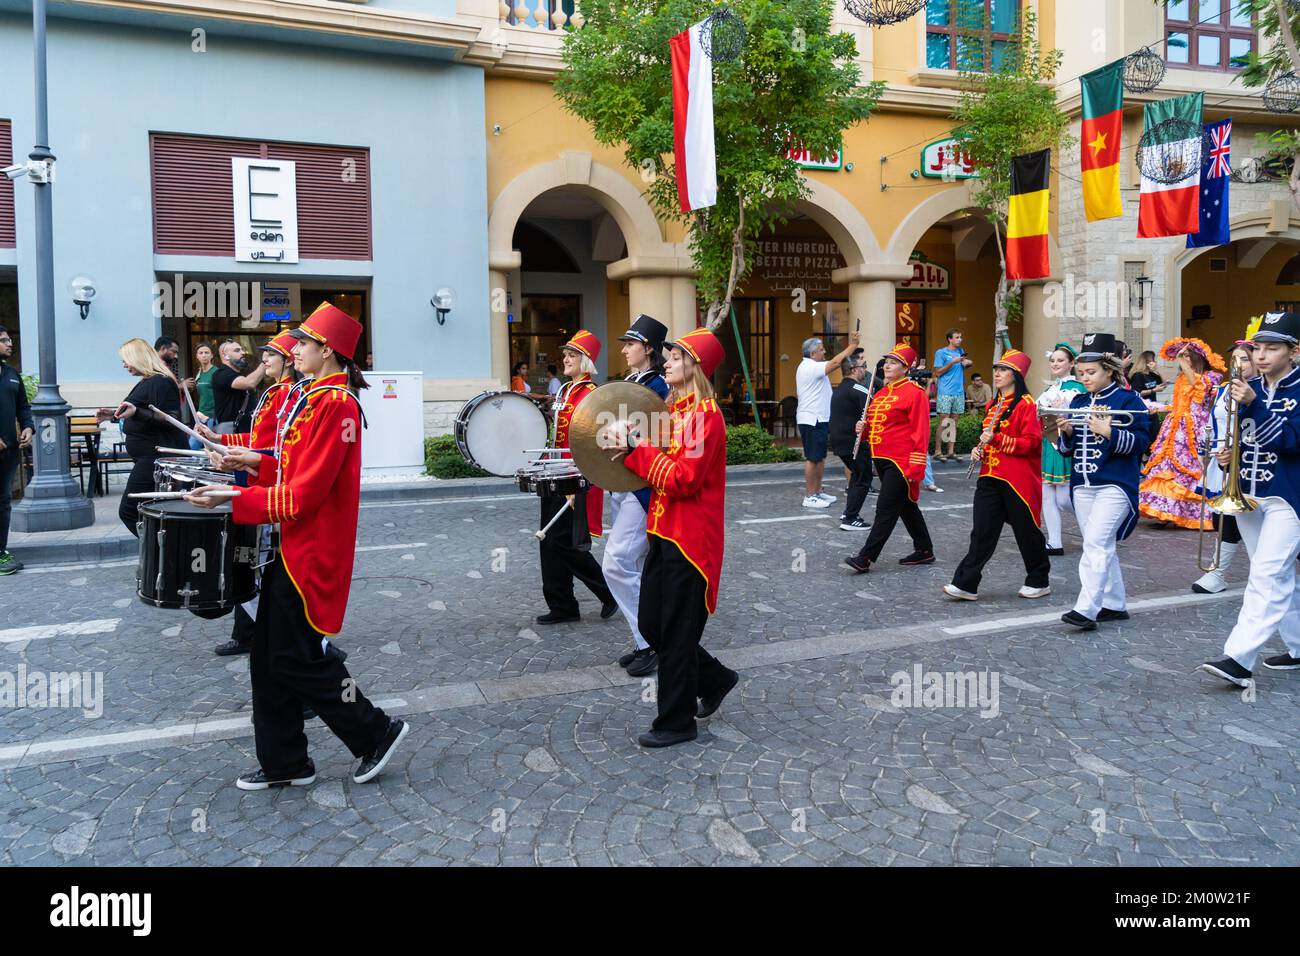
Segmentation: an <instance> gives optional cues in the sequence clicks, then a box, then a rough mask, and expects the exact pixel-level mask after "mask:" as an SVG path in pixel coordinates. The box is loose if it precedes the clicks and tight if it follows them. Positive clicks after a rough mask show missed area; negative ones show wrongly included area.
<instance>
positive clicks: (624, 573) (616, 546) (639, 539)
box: [600, 491, 650, 650]
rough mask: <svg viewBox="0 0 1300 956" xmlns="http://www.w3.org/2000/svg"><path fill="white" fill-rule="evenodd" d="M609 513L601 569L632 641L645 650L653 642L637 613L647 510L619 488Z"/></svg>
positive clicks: (646, 542) (647, 542)
mask: <svg viewBox="0 0 1300 956" xmlns="http://www.w3.org/2000/svg"><path fill="white" fill-rule="evenodd" d="M609 514H610V525H611V527H610V529H609V535H608V536H607V537H606V538H605V554H604V556H603V557H602V558H601V560H600V569H601V571H603V572H604V573H605V584H606V585H608V586H609V593H610V594H612V595H614V600H615V601H617V602H618V606H619V609H620V610H621V611H622V612H623V616H624V617H625V618H627V623H628V624H630V625H631V627H632V641H633V642H634V643H635V644H636V647H637V650H644V649H645V648H647V647H649V646H650V645H649V644H647V643H646V640H645V638H644V637H642V636H641V630H640V628H638V627H637V625H636V614H637V609H638V607H639V606H640V604H641V572H642V570H644V568H645V556H646V553H647V552H648V551H649V550H650V539H649V538H647V537H646V533H645V519H646V515H645V509H644V508H642V507H641V502H639V501H637V500H636V495H634V494H632V492H630V491H617V492H610V495H609Z"/></svg>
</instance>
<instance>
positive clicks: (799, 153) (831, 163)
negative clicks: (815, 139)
mask: <svg viewBox="0 0 1300 956" xmlns="http://www.w3.org/2000/svg"><path fill="white" fill-rule="evenodd" d="M785 158H786V159H789V160H792V161H793V162H794V164H795V165H796V166H799V167H802V168H803V169H840V168H841V167H842V166H843V165H844V152H843V149H842V148H841V149H836V150H832V151H831V153H830V154H829V155H827V156H817V155H816V154H814V153H812V152H811V151H809V150H807V149H805V148H804V146H803V145H802V144H801V143H791V144H790V146H789V148H788V149H786V151H785Z"/></svg>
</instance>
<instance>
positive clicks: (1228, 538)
mask: <svg viewBox="0 0 1300 956" xmlns="http://www.w3.org/2000/svg"><path fill="white" fill-rule="evenodd" d="M1210 514H1211V518H1210V523H1211V526H1212V527H1213V528H1214V530H1215V531H1218V530H1219V525H1220V524H1222V525H1223V543H1224V544H1241V532H1240V531H1238V530H1237V518H1236V516H1235V515H1221V514H1219V513H1218V512H1217V511H1212V512H1210ZM3 550H4V546H3V544H0V551H3Z"/></svg>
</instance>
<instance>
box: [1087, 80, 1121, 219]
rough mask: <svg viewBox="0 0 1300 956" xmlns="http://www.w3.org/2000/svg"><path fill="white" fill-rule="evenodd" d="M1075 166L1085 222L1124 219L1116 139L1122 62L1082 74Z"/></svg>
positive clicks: (1118, 122) (1118, 129)
mask: <svg viewBox="0 0 1300 956" xmlns="http://www.w3.org/2000/svg"><path fill="white" fill-rule="evenodd" d="M1080 83H1081V84H1082V86H1083V126H1082V128H1081V130H1080V147H1079V163H1080V165H1081V166H1082V168H1083V210H1084V213H1085V214H1086V215H1087V217H1088V221H1089V222H1096V221H1097V220H1098V219H1114V218H1115V217H1116V216H1122V215H1124V207H1123V206H1122V205H1121V203H1120V198H1119V138H1120V130H1121V128H1122V127H1123V125H1124V61H1123V60H1116V61H1115V62H1114V63H1111V64H1108V65H1107V66H1103V67H1101V68H1100V69H1096V70H1093V71H1092V72H1091V73H1086V74H1084V76H1083V77H1082V79H1081V80H1080Z"/></svg>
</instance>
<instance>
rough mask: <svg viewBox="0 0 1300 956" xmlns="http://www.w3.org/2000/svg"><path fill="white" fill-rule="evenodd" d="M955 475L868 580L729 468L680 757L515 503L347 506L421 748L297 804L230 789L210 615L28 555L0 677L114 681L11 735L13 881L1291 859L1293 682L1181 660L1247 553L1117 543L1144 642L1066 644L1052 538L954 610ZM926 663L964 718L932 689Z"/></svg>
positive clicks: (609, 632) (10, 613) (372, 690)
mask: <svg viewBox="0 0 1300 956" xmlns="http://www.w3.org/2000/svg"><path fill="white" fill-rule="evenodd" d="M961 471H964V468H962V469H956V468H954V467H953V466H949V468H948V469H947V472H946V473H945V471H944V470H941V471H940V472H939V483H940V485H942V486H943V487H944V488H945V489H946V492H945V493H944V494H940V495H936V494H927V495H925V496H923V498H922V505H923V508H924V509H925V512H926V519H927V521H928V522H929V524H930V527H931V531H932V533H933V534H934V537H935V543H936V550H937V553H938V555H939V561H938V563H937V564H935V565H933V566H929V567H922V568H903V567H899V566H898V565H897V564H896V563H895V562H896V559H897V558H899V557H902V556H903V555H904V554H906V553H907V551H908V550H910V547H909V543H908V541H907V538H906V535H905V534H904V533H903V529H902V527H901V525H900V527H899V529H898V531H897V532H896V533H895V536H894V538H893V540H892V541H891V542H890V544H889V546H888V548H887V549H886V551H885V553H884V555H883V556H882V562H881V564H880V565H878V566H877V568H876V569H874V570H873V571H872V572H871V573H869V574H866V575H862V576H858V577H853V576H851V575H850V574H849V572H848V570H847V569H846V568H844V567H843V566H842V565H841V564H840V561H841V559H842V557H843V556H844V555H846V554H849V553H851V552H853V551H856V549H857V548H858V547H859V545H860V544H861V539H860V536H859V535H858V534H851V533H848V532H844V531H840V530H839V528H838V521H837V520H836V518H837V516H838V514H839V511H838V510H837V506H838V505H842V503H843V487H842V481H836V482H833V483H831V485H830V490H831V491H832V492H835V493H837V494H838V495H839V500H838V501H837V502H836V504H834V505H832V507H831V508H830V509H828V510H827V511H825V512H814V511H808V510H805V509H803V508H801V507H800V491H799V487H798V482H797V480H792V479H791V478H781V479H767V480H750V481H747V480H745V479H743V478H738V479H733V480H732V481H731V482H730V483H729V487H728V508H727V519H728V520H727V529H726V530H727V560H726V565H725V567H724V571H723V582H722V591H721V596H720V601H719V610H718V613H717V615H715V616H714V618H713V619H712V620H711V622H710V623H709V625H708V627H707V628H706V630H705V638H704V639H705V644H706V646H707V647H708V648H709V649H710V650H711V651H712V652H713V653H714V654H716V655H717V656H719V657H720V658H721V659H722V660H723V662H724V663H726V664H728V665H729V666H731V667H734V668H736V669H738V670H740V672H741V683H740V685H739V687H738V688H737V690H736V691H735V692H734V693H733V694H732V695H731V696H730V697H728V698H727V700H726V702H725V703H724V704H723V706H722V708H721V710H720V711H719V712H718V714H717V715H716V716H714V717H713V718H711V719H709V720H707V721H703V722H701V733H700V737H699V739H698V740H697V741H695V742H693V743H688V744H684V745H681V746H678V747H673V748H669V749H667V750H658V751H647V750H642V749H641V748H639V747H638V746H637V744H636V742H635V737H636V734H637V733H639V732H640V731H643V730H645V729H646V728H647V727H648V726H649V724H650V721H651V719H652V717H653V714H654V703H653V695H654V683H653V679H647V680H644V681H643V680H638V679H633V678H629V677H628V676H627V675H626V674H625V673H624V672H623V671H622V669H621V668H618V667H617V666H615V665H614V663H613V662H614V660H615V658H617V657H618V655H619V654H621V653H623V652H624V651H625V650H626V649H628V648H629V647H630V640H629V636H628V632H627V627H626V624H625V622H624V621H623V619H622V618H621V616H619V617H615V618H614V619H613V620H610V621H600V620H599V616H598V614H597V611H598V610H599V605H597V604H596V603H595V602H594V600H593V599H591V596H590V594H588V593H586V592H582V591H580V593H579V600H580V601H581V602H582V605H583V614H584V619H583V621H582V622H580V623H578V624H573V625H563V626H559V627H553V628H546V627H540V626H538V625H536V624H535V623H534V622H533V618H534V617H535V616H536V615H537V614H538V613H541V612H542V611H544V610H545V606H544V605H543V603H542V600H541V585H540V575H539V570H538V565H537V545H536V542H535V540H534V538H533V537H532V533H533V531H534V530H535V529H536V527H537V511H538V508H537V501H536V499H533V498H528V497H525V496H522V495H517V494H510V493H507V491H506V490H504V489H503V492H502V495H501V496H500V497H495V498H493V497H480V498H469V497H463V498H444V499H429V500H427V501H401V502H389V503H385V502H374V503H367V504H365V505H364V506H363V510H362V518H361V531H360V536H359V541H358V546H359V552H360V553H359V554H358V557H357V564H356V571H355V579H354V581H353V590H352V601H351V606H350V610H349V613H348V618H347V625H346V627H345V630H344V632H343V633H342V634H341V635H339V637H338V639H337V644H338V645H339V646H340V647H342V648H343V649H345V650H346V651H348V653H349V654H350V658H349V661H348V667H349V668H350V670H351V671H352V673H353V675H354V676H355V677H356V678H357V679H358V681H359V683H360V685H361V686H362V688H363V689H364V690H365V692H366V693H367V694H368V695H369V696H370V697H371V698H372V699H374V700H375V701H376V702H378V703H379V704H381V705H382V706H383V707H385V709H387V710H389V711H390V712H393V713H396V714H400V715H403V716H404V717H405V718H406V719H407V720H408V721H409V722H410V724H411V726H412V732H411V734H410V736H409V737H408V738H407V741H406V743H405V744H404V745H403V749H402V750H401V751H400V752H399V753H398V754H397V756H396V757H395V758H394V761H393V763H392V764H390V765H389V767H388V769H387V771H386V772H385V773H384V774H383V775H382V776H381V777H380V778H379V779H378V780H377V781H376V782H374V783H373V784H369V785H365V786H357V785H354V784H353V783H352V782H351V779H350V775H349V769H350V767H351V765H352V758H351V756H350V755H349V754H348V753H347V751H346V749H345V748H344V747H343V746H342V744H341V743H340V742H339V741H338V740H336V739H335V738H334V737H333V736H332V735H331V734H330V733H329V732H328V731H327V730H326V729H325V728H324V727H323V726H322V725H321V724H320V722H319V721H313V722H311V723H309V724H308V734H309V736H310V738H311V740H312V746H313V757H314V759H315V762H316V767H317V772H318V779H317V782H316V783H315V784H314V785H313V786H310V787H305V788H292V789H287V790H283V791H272V792H264V793H243V792H241V791H239V790H237V789H236V788H235V787H234V786H233V783H234V780H235V778H236V776H238V774H239V773H241V772H243V771H246V770H249V769H251V768H252V767H254V766H255V763H256V761H255V759H254V756H253V739H252V729H251V725H250V723H249V713H250V711H249V706H248V661H247V658H234V659H231V658H218V657H215V656H213V654H212V648H213V647H214V646H215V645H216V644H218V643H220V642H221V641H223V640H224V639H225V638H226V637H227V636H228V633H229V629H230V619H229V618H226V619H223V620H217V621H204V620H201V619H199V618H197V617H193V616H190V615H187V614H183V613H181V612H165V611H159V610H155V609H151V608H147V607H145V606H144V605H142V604H141V603H140V602H139V601H138V600H137V599H136V597H135V595H134V574H135V568H134V565H135V562H134V561H133V560H130V559H121V560H112V561H103V562H98V563H95V564H84V565H70V566H63V567H58V566H50V565H44V566H33V567H31V568H29V570H28V571H25V572H23V573H22V574H19V575H17V576H14V577H12V578H7V579H5V580H4V581H3V590H4V591H5V592H6V597H5V600H4V602H3V607H4V611H3V619H0V671H5V672H8V673H10V674H14V675H19V674H32V673H37V672H42V673H51V672H64V671H73V670H76V671H79V672H83V673H84V672H89V673H90V674H99V675H102V691H103V693H102V701H100V702H99V704H100V705H101V706H102V713H101V714H100V715H99V716H88V715H87V714H86V713H85V712H84V710H83V709H77V708H50V707H39V706H27V707H16V708H12V709H6V710H4V711H3V712H0V768H2V769H0V773H3V779H4V783H5V786H4V789H3V793H2V794H0V862H3V863H4V864H7V865H14V864H21V865H33V864H39V865H59V864H90V863H94V864H122V863H125V864H132V863H146V864H151V865H159V864H176V863H201V864H217V865H221V864H242V865H249V864H295V863H300V864H309V865H330V864H344V865H355V864H386V865H391V864H412V863H415V864H426V865H438V864H465V863H470V864H559V865H573V864H578V865H586V864H610V863H614V864H704V865H718V864H728V865H730V864H736V865H746V864H765V865H773V864H800V865H810V864H896V865H929V864H954V863H956V864H1049V865H1078V864H1082V865H1092V864H1098V865H1113V864H1121V865H1129V864H1148V865H1151V864H1154V865H1179V864H1192V865H1195V864H1223V863H1240V864H1254V865H1260V864H1291V865H1294V864H1296V863H1297V862H1300V824H1298V823H1297V818H1296V814H1295V808H1296V806H1297V804H1298V803H1300V792H1298V791H1300V769H1297V762H1298V761H1297V757H1298V756H1300V751H1298V749H1297V744H1296V738H1295V733H1294V731H1295V715H1296V712H1297V701H1298V699H1300V677H1297V676H1295V675H1293V674H1287V673H1283V672H1274V671H1269V670H1266V669H1262V668H1261V669H1260V670H1258V671H1257V673H1256V678H1257V686H1256V688H1255V689H1254V690H1255V692H1254V694H1251V693H1249V692H1246V693H1243V692H1240V691H1235V690H1231V689H1227V688H1226V687H1225V686H1221V685H1219V684H1218V683H1214V682H1212V681H1211V679H1210V678H1208V677H1206V676H1205V675H1200V674H1197V673H1195V671H1194V669H1195V667H1196V665H1197V664H1199V663H1200V662H1201V661H1203V660H1208V659H1212V658H1214V657H1217V656H1220V653H1219V652H1220V651H1221V648H1222V643H1223V638H1224V636H1225V635H1226V633H1227V631H1228V629H1229V628H1230V626H1231V622H1232V621H1233V620H1235V617H1236V613H1237V610H1238V607H1239V605H1240V590H1241V585H1242V581H1243V577H1244V570H1245V562H1244V561H1242V562H1238V565H1237V566H1235V567H1234V568H1233V569H1232V573H1231V574H1230V576H1229V580H1230V583H1231V586H1230V589H1229V591H1228V592H1226V593H1224V594H1221V595H1213V596H1204V595H1193V594H1192V593H1191V591H1190V582H1191V581H1192V580H1193V579H1194V578H1195V576H1196V573H1197V572H1195V570H1194V565H1195V549H1196V538H1195V536H1194V535H1193V534H1191V533H1186V532H1179V531H1168V530H1160V529H1153V528H1151V527H1150V526H1148V525H1147V524H1146V523H1144V524H1143V526H1142V527H1141V528H1140V529H1139V531H1138V532H1137V533H1136V534H1135V536H1134V537H1133V538H1131V539H1130V540H1129V541H1128V542H1127V543H1126V544H1125V545H1124V546H1123V547H1122V549H1121V552H1120V553H1121V560H1122V563H1123V567H1124V571H1125V578H1126V582H1127V586H1128V591H1129V600H1130V609H1131V610H1132V611H1133V616H1132V619H1131V620H1130V621H1127V622H1122V623H1117V624H1103V625H1102V626H1101V628H1100V630H1098V631H1096V632H1094V633H1076V632H1074V631H1072V630H1070V629H1068V628H1066V627H1065V626H1064V625H1062V624H1060V623H1059V622H1058V620H1057V619H1058V617H1059V615H1060V614H1061V613H1062V612H1063V611H1065V610H1067V609H1068V608H1069V607H1070V606H1071V604H1072V603H1073V600H1074V596H1075V593H1076V589H1077V572H1076V565H1077V561H1078V553H1079V539H1078V537H1077V533H1074V532H1075V528H1074V525H1073V522H1072V520H1071V519H1068V518H1067V529H1068V532H1070V533H1067V538H1066V550H1067V554H1066V556H1065V557H1064V558H1057V559H1054V565H1053V570H1052V588H1053V591H1052V594H1051V595H1050V596H1049V597H1047V598H1046V599H1043V600H1040V601H1025V600H1021V599H1018V598H1017V597H1016V589H1017V587H1018V586H1019V585H1020V584H1021V583H1022V576H1023V568H1022V566H1021V563H1020V559H1019V556H1018V555H1017V553H1016V552H1015V549H1014V544H1013V542H1012V540H1011V536H1010V533H1009V532H1007V533H1005V534H1004V536H1003V541H1002V546H1001V548H1000V551H999V553H998V555H997V557H996V558H995V559H994V562H993V563H992V564H991V565H990V568H989V572H988V574H987V575H986V578H985V581H984V583H983V585H982V587H981V592H980V601H979V602H978V603H977V604H974V605H971V604H958V603H954V602H952V601H949V600H948V599H947V598H945V597H944V596H943V594H942V593H941V590H940V589H941V587H942V585H943V584H944V583H946V582H947V581H948V580H949V579H950V577H951V574H952V570H953V568H954V566H955V565H956V563H957V561H958V560H959V559H960V557H961V555H962V554H963V553H964V551H965V545H966V541H967V537H968V534H969V529H970V516H971V510H970V500H971V487H972V486H971V483H969V482H965V481H964V480H963V479H962V478H961V476H960V472H961ZM874 502H875V499H874V498H871V499H868V507H867V509H866V512H865V513H864V517H868V518H869V517H870V510H871V508H873V507H874ZM600 547H601V546H600V545H596V550H597V553H599V549H600ZM1274 646H1276V647H1277V648H1278V649H1280V644H1278V643H1276V642H1275V643H1274V645H1270V648H1272V647H1274ZM1273 652H1274V653H1276V651H1273ZM929 672H935V673H938V674H939V675H940V679H942V678H943V677H944V676H945V675H947V676H948V678H949V682H950V683H951V676H952V675H957V674H963V673H970V674H972V675H974V676H973V677H972V679H971V681H970V684H969V686H970V687H971V688H972V689H973V688H974V686H975V685H976V684H977V683H978V687H979V693H978V694H975V695H972V697H973V699H971V698H967V699H962V700H952V699H951V698H950V699H947V700H944V699H931V697H930V695H928V694H923V693H922V692H921V691H922V688H921V686H920V684H921V683H924V681H923V680H922V678H923V677H924V675H925V674H927V673H929ZM900 685H906V686H905V687H904V688H903V689H910V688H913V687H915V690H916V693H915V694H914V695H912V694H908V695H907V696H906V697H902V696H900V693H901V691H900ZM963 686H966V685H963Z"/></svg>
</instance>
